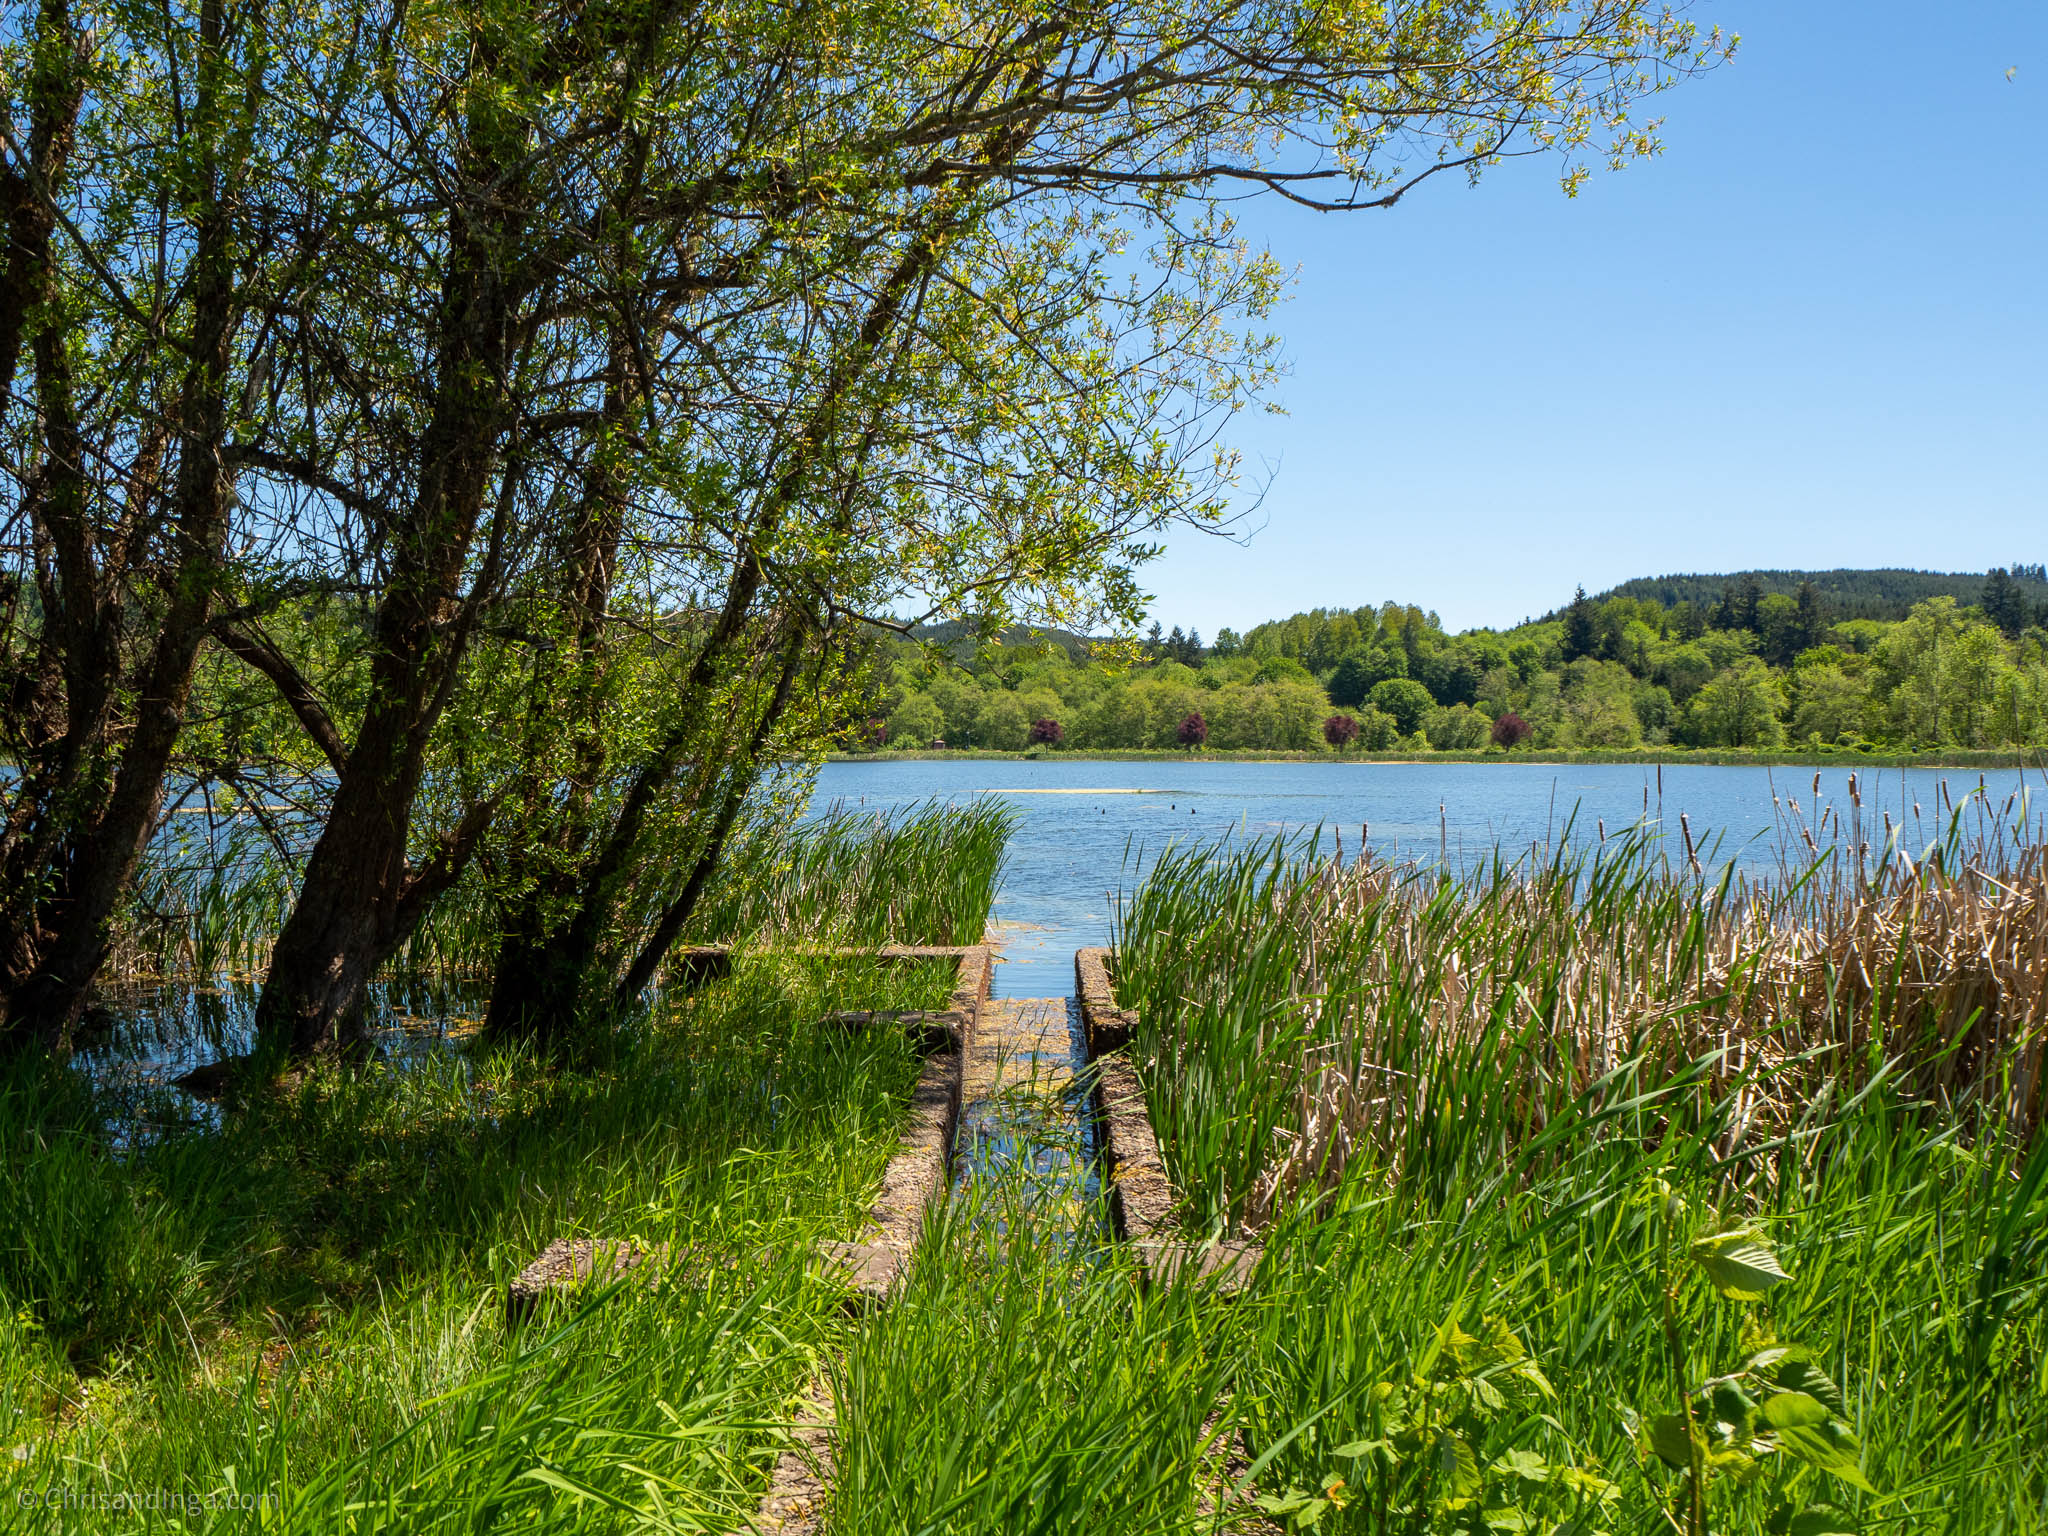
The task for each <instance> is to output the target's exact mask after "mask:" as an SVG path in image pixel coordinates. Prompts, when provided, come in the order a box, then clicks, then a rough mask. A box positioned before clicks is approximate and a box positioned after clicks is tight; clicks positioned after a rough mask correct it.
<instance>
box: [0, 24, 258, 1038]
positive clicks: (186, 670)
mask: <svg viewBox="0 0 2048 1536" xmlns="http://www.w3.org/2000/svg"><path fill="white" fill-rule="evenodd" d="M222 11H223V0H205V4H204V5H202V7H201V8H200V20H199V41H200V65H199V81H198V85H199V96H198V109H197V112H196V114H195V120H196V122H197V123H198V124H199V125H200V127H199V131H200V132H201V133H207V134H210V133H211V132H212V131H213V130H214V128H215V127H216V126H217V120H218V116H219V111H220V105H221V102H220V97H221V94H222V93H221V85H222V83H223V79H224V77H225V75H226V63H225V61H224V60H223V59H222V58H221V44H222V32H223V25H224V22H223V15H222ZM200 158H201V164H200V177H199V188H198V194H199V202H200V208H201V212H200V217H199V223H198V229H197V231H196V234H197V242H196V248H195V251H194V261H193V298H192V330H191V337H190V347H191V351H190V356H191V363H190V366H189V367H188V368H187V370H186V373H185V378H184V382H183V386H182V388H181V389H180V391H179V395H180V400H181V402H182V405H181V409H180V421H179V433H178V443H179V446H178V470H177V483H176V490H175V505H176V515H175V518H174V520H173V526H174V544H175V548H176V549H177V551H178V554H177V557H176V560H175V563H174V565H173V567H172V569H171V570H170V571H169V572H168V573H167V574H168V583H167V584H168V586H169V589H170V602H169V605H168V607H167V608H166V610H165V611H164V614H163V617H162V619H161V621H160V627H159V629H158V632H157V640H156V645H155V647H154V649H153V651H152V652H151V655H150V660H149V664H148V667H147V669H146V670H145V672H144V674H143V683H142V687H141V689H140V693H139V697H138V698H137V699H136V701H135V705H134V719H133V721H132V723H131V724H130V725H129V729H128V739H127V742H126V745H125V746H124V747H123V749H122V752H121V759H120V767H119V769H118V770H117V771H116V773H115V775H114V782H113V788H112V792H111V793H110V794H109V796H108V797H107V801H106V805H105V807H104V809H103V810H102V811H101V813H100V815H99V817H98V819H97V821H96V822H95V823H94V824H93V825H92V826H91V828H90V829H89V830H88V831H87V832H86V833H85V835H84V836H83V837H82V838H81V839H80V840H79V842H78V844H77V846H76V849H75V851H74V853H73V855H72V857H71V859H70V868H69V870H68V871H67V874H68V877H69V878H68V880H67V882H66V890H65V900H64V902H63V904H62V906H61V907H60V908H59V909H58V910H57V912H56V913H55V919H56V920H55V924H54V932H53V934H52V936H51V941H50V943H49V946H48V948H47V950H46V951H45V952H44V954H43V955H42V957H41V960H40V962H39V963H38V964H37V966H36V968H35V970H34V971H33V972H31V973H30V974H29V975H28V976H27V977H26V978H25V980H24V981H23V982H22V984H21V985H20V987H19V988H17V989H16V991H15V993H14V996H13V997H12V998H11V999H10V1001H9V1008H8V1012H9V1015H10V1017H18V1018H20V1019H21V1020H23V1021H24V1023H25V1024H26V1026H27V1027H28V1028H29V1029H30V1030H31V1031H32V1033H33V1034H34V1035H35V1037H36V1038H38V1039H39V1040H41V1041H42V1042H43V1043H44V1044H46V1045H61V1044H62V1043H64V1041H65V1040H66V1039H68V1037H69V1034H70V1030H71V1028H72V1026H73V1025H75V1024H76V1023H77V1021H78V1018H79V1015H80V1014H81V1013H83V1012H84V1009H85V1003H86V999H87V997H88V996H89V995H90V993H91V990H92V985H93V982H94V980H95V978H96V977H97V976H98V975H99V971H100V966H101V964H102V963H103V962H104V961H105V959H106V954H107V947H108V942H109V939H110V934H111V925H112V921H113V917H114V912H115V909H116V908H117V907H118V906H119V904H120V902H121V899H122V898H123V897H124V896H125V895H126V894H127V891H128V887H129V883H130V882H131V881H132V880H133V879H134V876H135V870H136V866H137V865H138V864H139V863H140V862H141V859H142V854H143V850H144V848H145V847H146V846H147V844H148V842H149V838H150V835H151V833H152V832H153V831H154V830H155V828H156V823H157V818H158V813H159V811H160V810H161V808H162V805H163V792H164V776H165V773H166V771H167V770H168V769H169V767H170V762H171V753H172V750H173V749H174V748H175V747H176V745H177V741H178V736H179V733H180V732H181V731H182V730H183V728H184V723H185V705H186V701H187V700H188V699H189V697H190V695H191V692H192V680H193V673H194V670H195V668H196V667H197V665H198V660H199V650H200V643H201V641H202V640H203V639H204V637H205V634H206V624H207V616H208V610H209V608H210V607H211V605H212V602H213V598H214V589H215V585H216V583H217V581H218V569H219V561H220V555H221V545H222V542H223V541H224V539H225V537H226V534H227V524H228V496H227V486H226V480H225V476H224V474H223V466H222V455H223V448H224V444H225V439H226V429H227V407H226V390H227V375H228V350H229V342H230V338H231V336H232V333H233V328H234V321H233V308H234V280H233V272H232V268H231V262H232V255H231V251H230V247H229V225H228V218H227V215H226V213H225V211H224V209H223V206H222V193H221V186H220V178H221V173H222V172H221V167H220V166H219V165H218V163H217V162H216V157H215V154H214V145H213V144H212V143H211V142H205V143H202V145H201V156H200ZM144 435H145V439H147V437H148V434H147V433H145V434H144ZM148 457H149V455H148V452H147V450H145V453H144V458H145V459H147V458H148Z"/></svg>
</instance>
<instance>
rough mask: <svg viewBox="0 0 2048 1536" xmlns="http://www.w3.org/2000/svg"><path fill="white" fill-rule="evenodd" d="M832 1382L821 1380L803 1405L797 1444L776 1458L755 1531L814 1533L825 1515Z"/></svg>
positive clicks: (794, 1432) (765, 1535) (782, 1535)
mask: <svg viewBox="0 0 2048 1536" xmlns="http://www.w3.org/2000/svg"><path fill="white" fill-rule="evenodd" d="M832 1421H833V1403H832V1384H831V1383H830V1382H829V1381H826V1380H825V1379H824V1378H823V1377H818V1378H815V1379H814V1380H813V1381H812V1382H811V1385H810V1390H809V1391H808V1392H806V1393H805V1394H804V1400H803V1403H802V1405H801V1406H800V1407H799V1408H798V1409H797V1413H796V1422H795V1423H794V1424H793V1425H792V1426H791V1444H790V1447H789V1449H788V1450H786V1451H784V1452H783V1453H782V1454H781V1455H780V1456H778V1457H777V1458H776V1460H775V1469H774V1470H773V1471H772V1472H770V1473H769V1475H768V1491H767V1492H766V1493H765V1494H763V1495H762V1496H761V1504H760V1507H759V1508H758V1509H757V1510H756V1511H755V1514H754V1521H753V1524H752V1526H751V1527H750V1529H752V1530H754V1531H758V1532H760V1533H762V1536H769V1533H771V1532H772V1533H775V1536H810V1533H812V1532H814V1531H816V1530H817V1529H818V1528H819V1526H820V1525H821V1524H822V1523H823V1522H824V1519H825V1503H826V1500H827V1498H828V1497H829V1496H830V1493H831V1487H832Z"/></svg>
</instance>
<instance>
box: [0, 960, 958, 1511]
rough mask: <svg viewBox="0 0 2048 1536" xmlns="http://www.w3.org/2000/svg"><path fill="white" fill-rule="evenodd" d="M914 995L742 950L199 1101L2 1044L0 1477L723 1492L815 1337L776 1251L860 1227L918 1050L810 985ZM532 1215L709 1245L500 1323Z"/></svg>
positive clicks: (163, 1485)
mask: <svg viewBox="0 0 2048 1536" xmlns="http://www.w3.org/2000/svg"><path fill="white" fill-rule="evenodd" d="M941 991H943V985H942V987H941ZM933 1001H934V999H933V998H932V996H931V987H930V978H929V977H926V976H923V975H913V974H908V973H904V972H899V971H895V970H876V969H874V968H872V967H868V968H863V969H862V970H859V971H849V970H846V969H844V968H843V967H836V966H827V965H822V964H815V963H813V964H800V963H793V962H789V961H759V962H757V961H748V960H742V961H741V963H740V964H739V965H738V966H736V968H735V971H734V973H733V975H732V976H731V977H730V978H729V979H726V980H723V981H720V982H718V983H716V984H714V985H712V986H709V987H705V988H701V989H700V990H699V991H698V992H697V993H696V995H695V996H693V997H691V998H689V999H687V1000H685V999H682V998H680V997H671V998H669V999H668V1000H667V1001H666V1002H665V1004H664V1005H663V1006H662V1007H661V1008H659V1009H658V1010H656V1011H654V1012H653V1013H651V1014H650V1015H648V1016H647V1017H645V1018H644V1019H642V1020H640V1021H639V1022H638V1023H637V1024H636V1026H635V1027H634V1028H633V1029H632V1030H630V1031H628V1032H627V1033H625V1034H623V1035H621V1036H620V1037H619V1038H618V1039H617V1040H616V1041H615V1042H614V1044H613V1048H612V1051H611V1053H610V1055H609V1057H608V1058H606V1059H605V1060H603V1061H601V1062H595V1063H593V1064H592V1065H591V1066H590V1067H589V1069H588V1070H586V1071H582V1072H578V1073H563V1074H556V1073H551V1072H549V1071H546V1070H545V1069H544V1068H543V1067H542V1065H541V1064H540V1063H538V1062H536V1061H535V1060H533V1059H532V1058H531V1057H530V1056H528V1055H526V1054H524V1053H523V1052H521V1051H518V1050H476V1051H474V1052H473V1053H458V1052H455V1051H443V1052H441V1053H439V1054H437V1055H434V1056H429V1057H424V1058H421V1059H417V1060H413V1061H410V1062H407V1063H405V1064H404V1065H403V1066H401V1067H386V1068H370V1069H365V1070H362V1071H359V1072H353V1073H350V1072H342V1071H336V1070H329V1071H323V1072H318V1073H313V1074H309V1075H308V1076H307V1077H306V1078H305V1079H304V1080H303V1081H301V1082H299V1083H297V1084H295V1085H290V1086H287V1087H284V1088H282V1089H279V1090H277V1091H275V1092H274V1093H272V1094H267V1095H264V1096H261V1097H257V1098H255V1099H253V1100H251V1101H250V1102H248V1103H246V1104H244V1105H242V1107H240V1108H234V1109H230V1110H228V1111H227V1112H225V1113H224V1114H220V1115H217V1116H210V1117H203V1118H202V1117H195V1116H194V1115H193V1114H192V1113H191V1112H190V1105H191V1101H190V1100H189V1099H185V1098H184V1097H183V1096H182V1095H179V1094H175V1093H173V1092H172V1091H170V1090H164V1089H157V1090H153V1091H150V1092H146V1093H145V1094H144V1095H143V1096H142V1098H141V1100H140V1101H139V1102H137V1101H136V1100H135V1099H134V1098H133V1097H132V1096H131V1095H132V1092H133V1090H132V1089H128V1090H126V1091H125V1092H124V1091H123V1085H122V1084H121V1083H120V1082H119V1080H118V1079H114V1078H113V1077H112V1076H111V1075H110V1077H109V1079H108V1081H106V1082H105V1083H104V1084H102V1083H100V1082H94V1081H88V1080H87V1079H86V1078H84V1077H83V1075H82V1074H80V1073H78V1072H77V1071H75V1070H66V1069H63V1068H55V1067H50V1066H48V1065H47V1064H36V1063H30V1062H19V1063H15V1064H13V1065H11V1066H9V1067H8V1068H6V1069H5V1071H4V1072H0V1158H4V1160H5V1161H4V1168H0V1175H4V1176H0V1205H4V1206H5V1212H4V1214H5V1216H6V1218H7V1220H8V1221H9V1223H10V1227H9V1233H10V1236H9V1238H8V1240H7V1242H6V1243H5V1244H4V1245H0V1411H4V1412H5V1413H6V1415H7V1419H6V1422H7V1423H8V1424H9V1426H10V1427H9V1436H10V1439H9V1445H10V1446H11V1447H18V1448H19V1449H17V1450H16V1453H15V1455H14V1456H13V1457H11V1458H6V1459H0V1469H4V1470H0V1499H4V1500H5V1502H6V1507H7V1508H8V1509H9V1510H10V1511H17V1510H27V1509H31V1508H32V1507H33V1506H32V1504H31V1503H30V1500H29V1496H31V1495H41V1494H43V1493H47V1492H52V1491H54V1493H55V1494H56V1495H57V1496H58V1500H59V1502H58V1503H57V1504H55V1505H54V1506H53V1508H52V1514H51V1518H50V1520H49V1522H48V1524H47V1527H46V1528H49V1529H53V1530H71V1529H79V1528H81V1526H80V1524H79V1523H78V1521H79V1518H80V1517H79V1510H80V1509H87V1510H89V1509H90V1506H89V1505H87V1504H84V1503H82V1502H80V1501H81V1500H82V1499H84V1498H90V1497H100V1496H106V1497H112V1496H113V1495H116V1494H120V1493H123V1492H132V1490H135V1489H138V1488H146V1489H161V1490H164V1491H165V1492H166V1493H172V1492H175V1493H178V1494H180V1495H189V1496H190V1498H191V1500H192V1501H193V1515H192V1520H191V1522H190V1523H189V1524H188V1525H187V1526H186V1527H185V1528H186V1529H192V1530H212V1531H222V1532H225V1531H231V1530H240V1529H246V1528H249V1525H250V1524H251V1523H253V1522H250V1520H249V1517H248V1516H247V1515H246V1514H245V1513H243V1512H241V1511H238V1510H236V1509H235V1508H234V1507H233V1506H232V1505H229V1504H226V1503H225V1502H222V1501H221V1500H220V1499H219V1495H221V1494H222V1493H223V1492H225V1491H226V1490H228V1489H229V1488H239V1489H241V1490H243V1491H246V1492H249V1493H251V1494H253V1495H256V1496H260V1497H261V1498H262V1499H263V1500H264V1501H265V1504H264V1509H265V1513H264V1519H263V1522H262V1523H263V1527H264V1529H266V1530H280V1531H285V1532H290V1533H301V1532H303V1533H306V1536H311V1533H315V1532H332V1531H357V1532H392V1533H396V1532H402V1531H426V1530H448V1531H454V1530H459V1529H468V1530H475V1529H482V1528H488V1527H490V1526H491V1525H492V1524H493V1523H494V1522H499V1523H502V1522H511V1523H513V1524H516V1525H526V1526H530V1527H532V1528H535V1529H546V1530H550V1531H555V1530H565V1531H582V1532H590V1533H596V1532H618V1531H622V1530H626V1529H648V1528H652V1529H662V1528H670V1529H675V1528H680V1529H693V1528H694V1529H698V1530H705V1529H712V1530H729V1529H734V1528H736V1527H737V1526H738V1525H739V1524H740V1523H741V1522H742V1521H743V1518H744V1516H745V1515H746V1513H747V1512H749V1511H750V1510H751V1508H752V1506H753V1502H754V1500H755V1499H756V1498H758V1493H759V1483H760V1479H761V1476H762V1469H763V1467H764V1465H765V1461H766V1458H767V1457H768V1456H769V1455H770V1454H772V1452H773V1450H774V1449H775V1446H776V1444H777V1437H776V1434H775V1432H774V1430H773V1428H772V1426H773V1425H775V1424H776V1423H778V1422H779V1421H781V1420H783V1419H784V1418H785V1416H786V1413H787V1405H788V1403H789V1402H790V1401H791V1399H792V1398H793V1397H794V1396H795V1395H796V1394H797V1393H798V1392H799V1391H800V1390H801V1388H802V1386H803V1383H804V1381H805V1380H806V1378H807V1377H808V1376H809V1375H810V1373H811V1371H812V1370H813V1368H814V1366H815V1363H816V1361H817V1360H818V1358H819V1357H820V1356H821V1355H822V1354H823V1353H824V1352H825V1351H826V1350H827V1349H829V1348H830V1347H832V1346H833V1345H834V1344H835V1343H836V1342H838V1341H839V1340H840V1339H841V1338H843V1336H844V1331H845V1324H844V1322H843V1321H842V1320H841V1318H840V1315H839V1312H840V1307H841V1303H842V1300H843V1295H842V1293H841V1292H840V1291H838V1290H837V1288H836V1287H834V1286H832V1285H831V1284H829V1283H824V1282H822V1281H821V1279H820V1277H819V1276H818V1275H817V1273H816V1271H815V1268H814V1267H809V1268H807V1265H806V1263H805V1259H804V1255H806V1254H807V1253H808V1252H809V1251H810V1250H811V1248H812V1246H813V1244H814V1243H815V1242H817V1241H818V1240H819V1239H821V1238H826V1237H849V1236H852V1235H853V1234H854V1233H855V1232H856V1231H857V1230H858V1227H859V1224H860V1221H861V1218H862V1215H863V1213H864V1212H865V1209H866V1207H867V1204H868V1201H869V1199H870V1198H871V1194H872V1189H873V1186H874V1184H875V1183H876V1181H877V1180H878V1179H879V1177H880V1174H881V1170H882V1167H883V1165H884V1163H885V1162H886V1160H887V1158H888V1157H889V1155H890V1154H891V1153H892V1152H893V1151H894V1149H895V1145H896V1137H897V1130H898V1125H899V1122H900V1119H901V1114H902V1106H903V1103H904V1100H905V1098H906V1097H907V1095H908V1093H909V1090H910V1087H911V1085H912V1083H913V1082H914V1081H915V1079H916V1076H917V1074H918V1071H919V1068H920V1062H919V1060H918V1057H917V1055H916V1053H915V1051H914V1050H913V1048H912V1047H911V1045H910V1043H909V1042H908V1041H906V1040H905V1039H904V1038H902V1037H901V1036H899V1035H896V1034H894V1033H893V1032H890V1031H886V1030H875V1031H859V1032H848V1031H846V1030H844V1029H839V1028H834V1027H831V1026H828V1025H823V1024H820V1023H819V1022H817V1021H819V1020H820V1019H821V1018H822V1017H823V1016H824V1015H825V1014H827V1013H828V1012H830V1011H831V1010H834V1009H842V1008H854V1007H883V1008H896V1007H905V1006H930V1005H931V1004H932V1002H933ZM244 1006H246V993H245V994H244ZM563 1236H611V1237H617V1236H630V1237H635V1238H638V1239H641V1240H643V1241H646V1242H650V1243H670V1244H672V1245H673V1248H674V1251H675V1252H678V1253H682V1252H685V1251H689V1252H692V1253H694V1254H697V1255H700V1256H702V1257H703V1258H705V1259H707V1260H709V1261H711V1262H710V1263H709V1265H708V1273H709V1275H710V1277H711V1278H710V1279H709V1281H708V1283H707V1281H706V1280H705V1278H704V1277H703V1276H701V1275H700V1276H697V1277H695V1278H693V1279H689V1280H684V1279H682V1278H681V1277H680V1276H679V1277H678V1279H677V1281H676V1283H674V1284H671V1285H667V1286H665V1287H664V1288H663V1289H662V1290H661V1291H660V1292H659V1293H658V1294H654V1295H643V1294H641V1293H637V1292H634V1291H632V1290H630V1289H628V1290H626V1291H622V1292H618V1293H615V1294H611V1295H608V1296H607V1295H603V1294H599V1295H596V1296H593V1297H591V1298H589V1299H588V1301H589V1304H587V1305H586V1306H584V1307H582V1308H580V1309H579V1308H576V1307H573V1306H564V1307H563V1308H561V1309H560V1310H559V1311H558V1312H556V1313H554V1314H551V1315H550V1316H549V1317H548V1318H547V1319H546V1320H545V1321H543V1322H541V1323H539V1324H536V1325H534V1326H532V1327H530V1328H529V1329H528V1330H526V1331H525V1332H523V1333H521V1334H518V1335H513V1334H510V1333H508V1332H507V1331H506V1329H505V1327H504V1325H503V1324H502V1322H501V1321H500V1318H501V1316H502V1310H503V1295H504V1286H505V1284H506V1282H507V1281H508V1280H510V1279H511V1277H512V1276H513V1275H514V1274H516V1273H517V1272H518V1270H519V1269H520V1268H521V1267H522V1266H523V1265H525V1264H526V1263H527V1262H528V1261H529V1260H531V1259H532V1258H533V1256H534V1255H535V1254H536V1253H537V1252H538V1251H539V1250H540V1249H541V1248H542V1247H543V1246H544V1245H545V1244H546V1243H548V1242H550V1241H552V1240H553V1239H555V1238H557V1237H563ZM727 1259H731V1260H734V1261H736V1262H735V1263H734V1264H733V1265H732V1266H731V1267H730V1268H728V1267H726V1264H725V1260H727ZM66 1490H69V1492H70V1494H71V1495H72V1497H73V1500H74V1502H73V1503H72V1504H71V1505H69V1506H66V1505H64V1504H63V1503H62V1496H63V1495H64V1493H65V1492H66ZM209 1496H212V1497H213V1498H214V1499H215V1503H216V1507H215V1508H214V1509H212V1510H208V1511H205V1513H204V1518H201V1516H200V1513H199V1511H200V1503H201V1501H202V1500H205V1499H206V1498H208V1497H209ZM116 1518H117V1519H118V1517H116ZM67 1522H68V1523H67ZM665 1522H674V1523H673V1524H665ZM10 1528H15V1529H18V1528H29V1529H34V1528H37V1527H36V1526H35V1525H34V1524H33V1522H32V1520H31V1517H28V1516H16V1517H14V1523H13V1524H11V1525H10Z"/></svg>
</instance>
